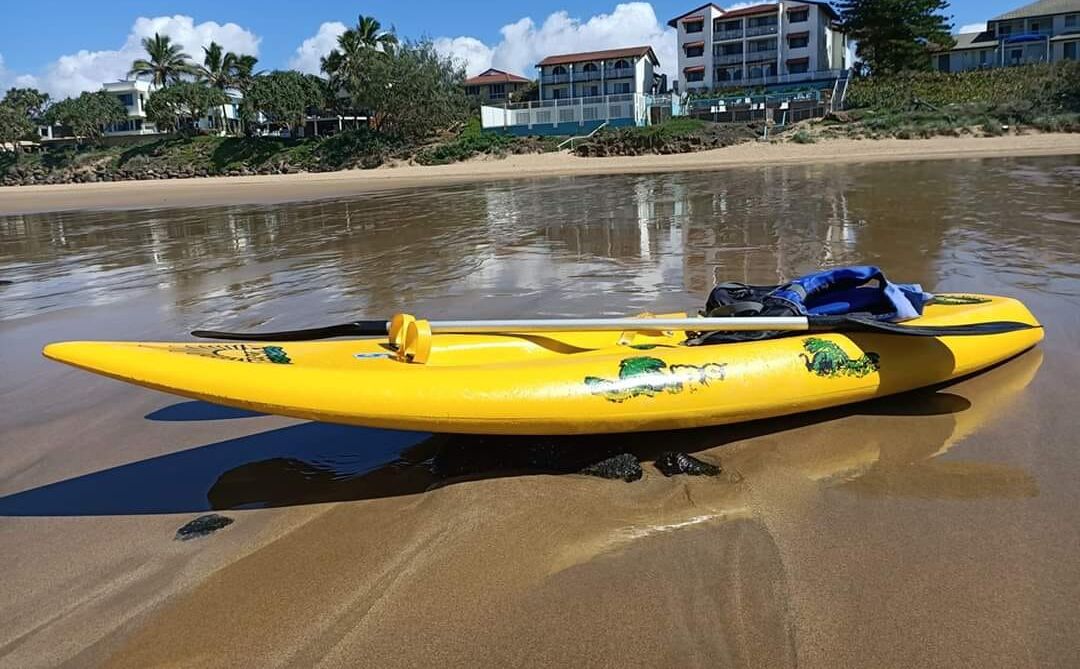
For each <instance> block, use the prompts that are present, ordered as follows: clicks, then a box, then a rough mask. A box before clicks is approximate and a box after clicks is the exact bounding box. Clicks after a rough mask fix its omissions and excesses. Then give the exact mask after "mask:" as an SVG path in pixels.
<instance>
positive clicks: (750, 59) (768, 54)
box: [746, 49, 778, 63]
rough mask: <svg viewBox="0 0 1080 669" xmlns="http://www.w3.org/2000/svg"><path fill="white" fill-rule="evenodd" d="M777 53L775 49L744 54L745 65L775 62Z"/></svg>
mask: <svg viewBox="0 0 1080 669" xmlns="http://www.w3.org/2000/svg"><path fill="white" fill-rule="evenodd" d="M777 54H778V52H777V50H776V49H769V50H768V51H749V52H747V54H746V62H747V63H761V62H770V61H775V60H776V56H777Z"/></svg>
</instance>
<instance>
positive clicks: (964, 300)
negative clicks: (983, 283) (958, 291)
mask: <svg viewBox="0 0 1080 669" xmlns="http://www.w3.org/2000/svg"><path fill="white" fill-rule="evenodd" d="M989 301H990V300H988V299H987V298H985V297H975V296H974V295H935V296H934V300H933V302H931V304H947V305H949V306H954V305H961V304H986V303H987V302H989Z"/></svg>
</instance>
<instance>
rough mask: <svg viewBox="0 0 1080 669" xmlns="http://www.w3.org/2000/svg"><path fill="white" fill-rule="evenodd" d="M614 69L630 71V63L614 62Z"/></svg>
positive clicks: (623, 61)
mask: <svg viewBox="0 0 1080 669" xmlns="http://www.w3.org/2000/svg"><path fill="white" fill-rule="evenodd" d="M615 69H616V70H628V69H630V63H628V62H627V61H625V60H617V61H615Z"/></svg>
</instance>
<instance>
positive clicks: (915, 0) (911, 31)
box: [837, 0, 956, 74]
mask: <svg viewBox="0 0 1080 669" xmlns="http://www.w3.org/2000/svg"><path fill="white" fill-rule="evenodd" d="M948 6H949V3H948V2H947V0H840V1H839V2H838V3H837V7H838V9H839V10H840V17H841V23H842V25H843V28H844V30H846V31H847V33H848V35H849V36H850V37H851V38H852V39H853V40H855V43H856V48H855V54H856V55H857V56H858V57H859V58H860V59H862V61H863V62H864V63H866V65H867V66H869V69H870V73H871V74H891V73H895V72H902V71H904V70H928V69H930V57H929V53H928V48H929V47H930V46H935V47H952V46H953V45H954V44H955V43H956V42H955V41H954V40H953V39H952V37H950V36H949V32H950V30H951V28H952V26H951V24H950V22H949V17H948V16H946V15H944V14H942V13H941V12H943V11H944V10H946V9H947V8H948Z"/></svg>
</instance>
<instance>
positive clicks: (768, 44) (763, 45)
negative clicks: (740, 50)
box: [748, 39, 776, 53]
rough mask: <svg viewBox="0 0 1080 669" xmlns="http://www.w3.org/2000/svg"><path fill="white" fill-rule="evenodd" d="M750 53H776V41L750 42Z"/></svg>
mask: <svg viewBox="0 0 1080 669" xmlns="http://www.w3.org/2000/svg"><path fill="white" fill-rule="evenodd" d="M748 50H749V51H750V53H761V52H763V51H776V40H775V39H762V40H757V41H755V42H750V47H749V49H748Z"/></svg>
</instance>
